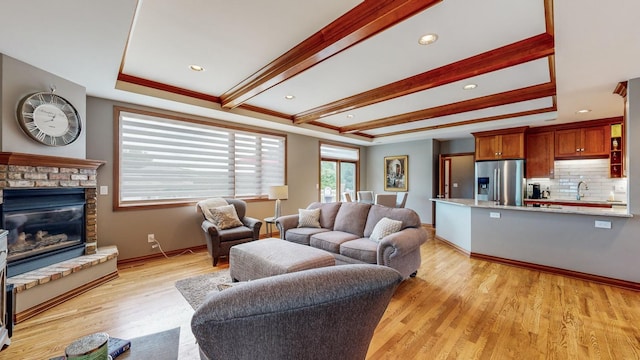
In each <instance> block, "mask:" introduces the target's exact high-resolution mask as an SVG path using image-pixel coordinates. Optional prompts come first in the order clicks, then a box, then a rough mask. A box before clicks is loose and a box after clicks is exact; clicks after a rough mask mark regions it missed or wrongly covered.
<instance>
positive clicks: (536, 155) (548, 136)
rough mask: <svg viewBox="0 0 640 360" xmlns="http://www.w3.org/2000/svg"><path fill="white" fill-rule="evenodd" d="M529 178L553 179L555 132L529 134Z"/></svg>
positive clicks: (527, 173)
mask: <svg viewBox="0 0 640 360" xmlns="http://www.w3.org/2000/svg"><path fill="white" fill-rule="evenodd" d="M526 139H527V157H526V160H527V161H526V173H525V176H526V177H527V178H553V175H554V164H553V161H554V155H555V151H554V132H553V131H544V132H536V133H528V134H527V137H526Z"/></svg>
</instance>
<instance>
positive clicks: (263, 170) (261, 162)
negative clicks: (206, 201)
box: [119, 111, 285, 206]
mask: <svg viewBox="0 0 640 360" xmlns="http://www.w3.org/2000/svg"><path fill="white" fill-rule="evenodd" d="M119 132H120V133H119V135H120V136H119V140H120V141H119V146H120V151H119V153H120V159H119V167H120V168H119V170H120V171H119V175H120V176H119V193H120V194H119V196H120V204H121V205H123V206H126V205H127V204H135V205H138V204H143V203H158V202H162V203H166V202H178V201H181V200H184V201H189V200H196V199H203V198H209V197H259V196H265V195H266V194H267V193H268V188H269V186H270V185H274V184H282V183H284V168H285V166H284V164H285V138H284V137H282V136H274V135H267V134H260V133H252V132H248V131H239V130H231V129H227V128H222V127H216V126H212V125H208V124H202V123H196V122H188V121H181V120H175V119H168V118H163V117H160V116H151V115H147V114H138V113H135V112H127V111H121V112H120V116H119Z"/></svg>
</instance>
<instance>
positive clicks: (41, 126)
mask: <svg viewBox="0 0 640 360" xmlns="http://www.w3.org/2000/svg"><path fill="white" fill-rule="evenodd" d="M17 116H18V123H19V124H20V127H21V128H22V130H24V132H25V133H26V134H27V135H29V137H31V138H32V139H34V140H36V141H38V142H40V143H42V144H45V145H49V146H64V145H68V144H71V143H72V142H74V141H75V140H76V139H77V138H78V137H79V136H80V131H81V121H80V115H79V114H78V111H77V110H76V108H75V107H73V105H72V104H71V103H70V102H69V101H67V100H66V99H65V98H63V97H60V96H58V95H55V94H53V93H44V92H41V93H35V94H32V95H28V96H26V97H24V98H23V99H22V100H21V101H20V103H19V104H18V109H17Z"/></svg>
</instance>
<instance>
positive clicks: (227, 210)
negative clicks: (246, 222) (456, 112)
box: [210, 204, 242, 230]
mask: <svg viewBox="0 0 640 360" xmlns="http://www.w3.org/2000/svg"><path fill="white" fill-rule="evenodd" d="M210 210H211V219H210V221H211V222H212V223H213V224H214V225H215V226H216V227H217V228H219V229H220V230H224V229H231V228H234V227H238V226H242V222H241V221H240V219H238V214H237V213H236V208H235V206H233V205H232V204H229V205H226V206H220V207H217V208H213V209H210Z"/></svg>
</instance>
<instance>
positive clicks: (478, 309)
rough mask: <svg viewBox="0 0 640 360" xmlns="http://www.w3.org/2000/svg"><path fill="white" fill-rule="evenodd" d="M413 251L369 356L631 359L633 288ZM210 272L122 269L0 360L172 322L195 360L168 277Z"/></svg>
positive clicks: (152, 264)
mask: <svg viewBox="0 0 640 360" xmlns="http://www.w3.org/2000/svg"><path fill="white" fill-rule="evenodd" d="M422 255H423V258H422V266H421V268H420V270H419V272H418V276H417V277H416V278H414V279H409V280H407V281H405V282H403V283H402V284H401V285H400V286H399V288H398V290H397V291H396V293H395V295H394V297H393V299H392V301H391V303H390V304H389V307H388V308H387V311H386V312H385V315H384V317H383V318H382V320H381V321H380V324H379V326H378V328H377V330H376V333H375V335H374V338H373V341H372V342H371V345H370V348H369V354H368V356H367V358H368V359H640V330H639V328H640V293H638V292H634V291H630V290H624V289H619V288H614V287H611V286H607V285H599V284H595V283H590V282H586V281H582V280H576V279H571V278H566V277H561V276H557V275H552V274H546V273H540V272H536V271H531V270H526V269H520V268H516V267H510V266H506V265H500V264H496V263H490V262H486V261H482V260H475V259H469V258H468V257H466V256H464V255H462V254H460V253H458V252H456V251H455V250H453V249H452V248H451V247H449V246H448V245H446V244H444V243H442V242H439V241H437V240H430V241H429V242H427V243H426V244H425V245H424V246H423V249H422ZM227 266H228V265H227V263H225V262H224V261H223V262H222V264H221V266H220V267H223V268H224V267H227ZM212 270H213V268H212V267H211V261H210V259H208V258H207V255H206V252H200V253H196V254H186V255H182V256H179V257H175V258H171V259H169V260H167V259H155V260H150V261H146V262H144V263H139V264H135V265H130V266H127V267H122V268H121V269H120V277H119V278H118V279H116V280H114V281H111V282H109V283H107V284H105V285H102V286H100V287H98V288H96V289H93V290H91V291H89V292H87V293H85V294H83V295H81V296H79V297H77V298H74V299H72V300H70V301H67V302H66V303H64V304H61V305H59V306H57V307H55V308H53V309H51V310H48V311H47V312H45V313H42V314H40V315H38V316H36V317H34V318H31V319H29V320H27V321H24V322H23V323H20V324H18V325H17V327H16V329H15V331H14V335H13V339H12V341H13V342H12V344H11V346H9V347H7V348H6V349H5V350H4V351H2V352H0V359H48V358H49V357H53V356H55V355H60V354H62V353H63V352H64V347H65V346H66V345H67V344H68V343H70V342H72V341H73V340H75V339H77V338H79V337H82V336H84V335H86V334H89V333H93V332H98V331H106V332H107V333H109V334H111V335H113V336H117V337H124V338H130V337H137V336H141V335H146V334H149V333H153V332H157V331H162V330H166V329H170V328H173V327H177V326H180V327H181V335H180V359H185V360H187V359H194V360H195V359H198V355H197V349H196V345H195V343H194V339H193V336H192V334H191V331H190V328H189V321H190V318H191V315H192V314H193V310H192V309H191V307H190V306H189V305H188V304H187V302H186V301H185V300H184V298H183V297H182V296H181V295H180V293H179V292H178V291H177V290H176V288H175V287H174V283H175V281H176V280H178V279H182V278H186V277H189V276H194V275H198V274H203V273H207V272H210V271H212Z"/></svg>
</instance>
